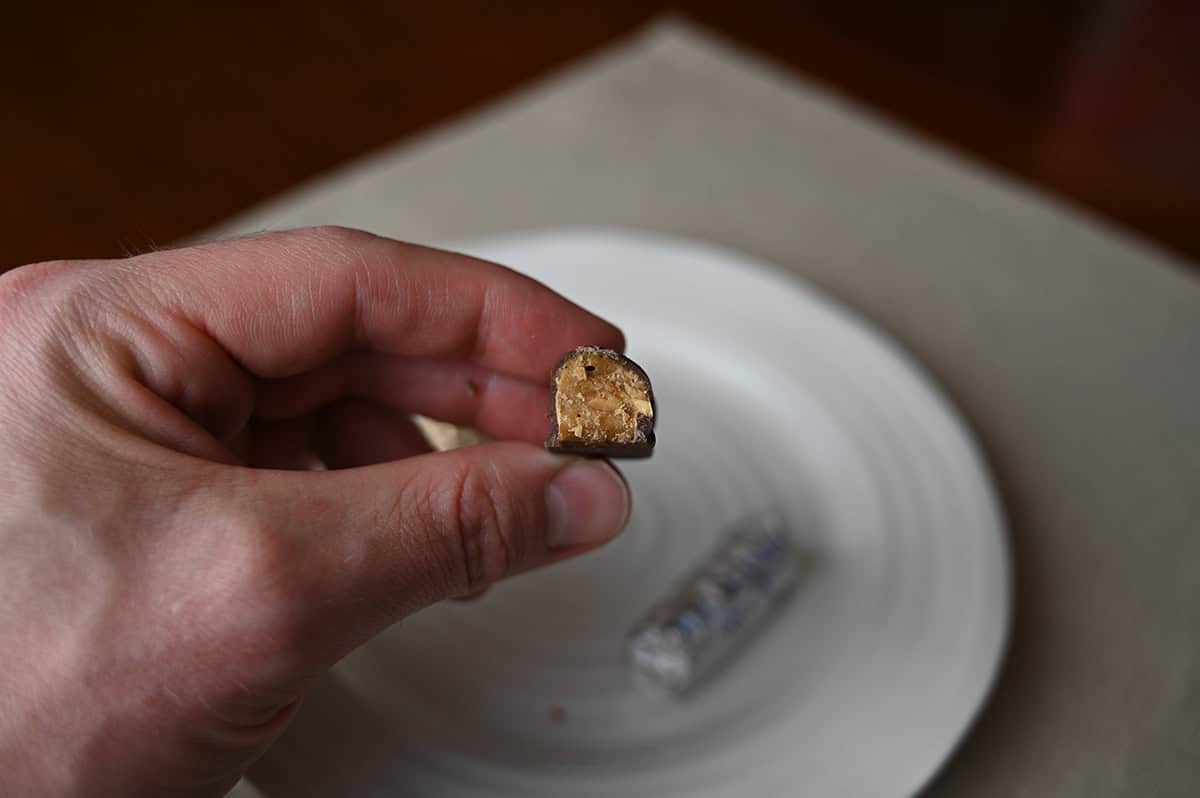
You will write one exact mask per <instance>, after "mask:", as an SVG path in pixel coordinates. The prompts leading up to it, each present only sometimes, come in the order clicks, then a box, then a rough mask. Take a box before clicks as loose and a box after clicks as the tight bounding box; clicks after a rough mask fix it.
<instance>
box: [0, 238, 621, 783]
mask: <svg viewBox="0 0 1200 798" xmlns="http://www.w3.org/2000/svg"><path fill="white" fill-rule="evenodd" d="M623 343H624V342H623V340H622V337H621V333H620V332H619V331H618V330H617V329H616V328H614V327H613V326H612V325H610V324H608V323H607V322H605V321H603V320H601V319H599V318H597V317H595V316H593V315H591V314H590V313H588V312H586V311H585V310H583V309H581V308H579V307H578V306H576V305H573V304H571V303H569V302H567V301H566V300H564V299H563V298H561V297H559V296H558V295H556V294H554V293H553V292H551V291H550V290H549V289H547V288H545V287H544V286H542V285H540V284H538V283H536V282H534V281H532V280H529V279H527V278H524V277H521V276H519V275H517V274H515V273H514V272H511V271H508V270H506V269H504V268H502V267H500V266H496V265H494V264H489V263H484V262H482V261H478V260H474V259H471V258H467V257H464V256H461V255H455V254H451V253H447V252H440V251H437V250H431V249H425V248H421V247H416V246H412V245H407V244H401V243H398V242H395V241H391V240H388V239H384V238H378V237H375V236H371V235H369V234H366V233H362V232H357V231H352V230H345V229H341V228H316V229H308V230H298V231H291V232H284V233H272V234H264V235H259V236H253V237H249V238H244V239H239V240H234V241H228V242H222V243H216V244H209V245H204V246H198V247H190V248H186V249H177V250H168V251H161V252H155V253H150V254H146V255H141V256H138V257H134V258H128V259H124V260H116V261H72V262H53V263H43V264H35V265H31V266H26V267H23V268H20V269H16V270H15V271H12V272H9V273H8V274H6V275H3V276H0V774H3V775H2V780H3V788H4V789H3V790H0V792H3V793H4V794H6V795H7V794H9V792H8V791H11V794H12V795H38V796H76V795H123V796H140V795H172V796H220V795H223V794H224V793H225V792H226V791H227V790H228V789H229V788H231V787H232V786H233V784H234V782H235V781H236V780H237V778H238V777H239V776H240V775H241V774H242V773H243V772H244V771H245V769H246V768H247V767H248V765H249V764H250V763H252V762H253V761H254V760H255V759H256V758H257V757H259V756H260V755H261V754H262V753H263V752H264V751H265V750H266V749H267V748H268V747H269V746H270V745H271V743H272V742H273V741H274V740H275V739H276V738H277V737H278V736H279V734H280V733H281V732H282V731H283V729H284V728H285V727H286V726H287V724H288V723H289V722H290V721H291V719H292V718H293V716H294V715H295V712H296V711H297V707H298V706H299V705H300V702H301V700H302V699H303V696H304V694H305V691H306V690H307V689H309V688H310V687H311V686H312V685H313V683H314V681H315V680H316V679H317V678H318V677H319V676H320V674H321V673H323V672H324V671H325V670H327V669H328V668H329V667H330V666H332V665H333V664H334V663H336V662H337V661H338V660H339V659H340V658H342V657H343V656H345V655H346V654H347V653H349V652H350V651H351V650H353V649H354V648H356V647H358V646H360V645H362V644H363V643H365V642H366V641H367V640H369V639H370V638H371V637H372V636H373V635H375V634H377V633H378V632H380V631H381V630H383V629H384V628H386V627H388V626H389V625H391V624H393V623H395V622H396V621H398V620H400V619H401V618H403V617H404V616H406V615H408V614H411V613H413V612H416V611H418V610H420V609H421V608H423V607H427V606H429V605H430V604H433V603H435V602H437V601H441V600H443V599H448V598H460V597H467V596H471V595H475V594H478V593H479V592H480V591H481V590H484V589H486V587H487V586H488V585H490V584H492V583H493V582H495V581H497V580H500V579H503V578H506V577H508V576H511V575H514V574H518V573H520V572H522V571H526V570H529V569H531V568H536V567H540V566H543V565H547V564H551V563H553V562H556V561H559V560H562V559H565V558H568V557H572V556H575V555H578V554H581V553H584V552H586V551H589V550H591V549H593V548H595V547H596V546H599V545H602V544H603V543H605V542H607V541H609V540H611V539H612V538H613V537H615V536H616V535H617V534H618V533H619V532H620V531H621V529H622V528H623V527H624V525H625V523H626V521H627V520H628V515H629V495H628V490H627V488H626V487H625V484H624V482H623V480H622V479H621V478H620V476H619V475H618V474H617V472H616V471H615V470H614V469H613V468H612V467H611V466H610V465H608V464H605V463H601V462H596V461H583V460H575V459H570V458H563V457H559V456H554V455H550V454H548V453H546V452H545V451H544V450H543V449H542V448H541V446H540V445H539V444H540V442H541V441H542V439H543V438H544V437H545V434H546V425H547V420H546V410H547V405H548V402H549V396H548V387H547V384H546V380H547V378H548V375H549V374H550V371H551V369H552V367H553V366H554V363H555V362H556V360H557V359H558V358H559V357H560V356H561V355H562V353H563V352H565V351H567V350H569V349H571V348H572V347H574V346H578V345H584V344H590V345H595V346H601V347H606V348H613V349H620V348H621V347H622V346H623ZM410 413H423V414H426V415H429V416H432V417H436V418H440V419H444V420H447V421H452V422H455V423H460V424H467V425H471V426H475V427H478V428H480V429H481V430H483V431H484V432H486V433H487V434H489V435H491V436H492V437H494V438H496V439H498V441H500V442H496V443H489V444H485V445H482V446H479V447H473V448H470V449H463V450H458V451H454V452H444V453H431V452H429V450H428V448H427V446H426V445H425V443H424V441H423V439H422V438H421V437H420V436H419V434H418V433H417V432H416V430H415V429H414V428H413V426H412V425H411V423H410V422H409V420H408V414H410ZM316 463H323V464H324V465H325V466H326V468H327V470H313V468H312V466H313V465H314V464H316Z"/></svg>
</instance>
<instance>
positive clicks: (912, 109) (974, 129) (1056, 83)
mask: <svg viewBox="0 0 1200 798" xmlns="http://www.w3.org/2000/svg"><path fill="white" fill-rule="evenodd" d="M667 12H673V13H677V14H681V15H684V16H686V17H689V18H691V19H692V20H694V21H696V22H699V23H701V24H703V25H706V26H708V27H710V28H712V29H714V30H716V31H718V32H719V33H721V34H723V35H724V36H726V37H728V38H730V39H732V40H734V41H735V42H738V43H740V44H742V45H743V46H746V47H748V48H750V49H752V50H755V51H757V52H758V53H760V54H762V55H764V56H766V57H767V58H769V59H771V60H773V61H775V62H776V63H778V64H780V65H782V66H783V67H784V68H785V69H787V70H790V71H793V72H795V73H796V74H798V75H800V76H803V77H805V78H808V79H810V80H814V81H816V82H818V83H821V84H824V85H826V86H828V87H832V88H833V89H834V90H836V91H838V92H840V93H843V94H845V95H847V96H849V97H851V98H852V99H854V100H855V101H857V102H858V103H860V104H861V105H863V106H865V107H867V108H870V109H873V110H875V111H876V112H878V113H880V114H882V115H883V116H885V117H888V118H890V119H892V120H894V121H896V122H899V123H900V124H902V125H904V126H907V127H909V128H911V129H914V130H917V131H919V132H921V133H923V134H924V135H926V136H928V137H931V138H932V139H934V140H936V141H939V142H941V143H943V144H944V145H946V146H948V147H949V148H951V149H954V150H958V151H960V152H964V153H968V154H970V155H971V156H973V157H975V158H977V159H979V160H982V161H984V162H986V163H988V164H991V165H992V166H994V167H996V168H998V169H999V170H1001V171H1002V172H1005V173H1007V174H1010V175H1015V176H1018V177H1020V178H1022V179H1024V180H1025V181H1027V182H1029V183H1031V184H1033V185H1035V186H1038V187H1040V188H1042V189H1044V190H1046V191H1048V192H1050V193H1053V194H1056V195H1058V196H1060V197H1063V198H1065V199H1066V200H1067V201H1068V202H1071V203H1073V204H1075V205H1077V206H1082V207H1084V208H1087V209H1089V210H1090V211H1092V212H1093V213H1096V214H1098V215H1100V216H1102V217H1104V218H1106V219H1108V220H1109V221H1111V222H1114V223H1116V224H1118V225H1119V226H1122V227H1124V228H1126V229H1129V230H1133V231H1136V232H1138V233H1140V234H1141V235H1143V236H1145V237H1148V238H1150V239H1153V240H1155V241H1157V242H1158V243H1159V244H1161V245H1162V246H1165V247H1167V248H1169V249H1172V250H1174V251H1176V252H1182V253H1185V254H1188V255H1191V256H1192V257H1193V258H1197V257H1200V146H1198V145H1200V3H1197V2H1194V1H1193V0H1092V1H1090V2H1089V1H1087V0H992V1H991V2H961V1H960V0H908V2H904V3H883V2H873V1H872V0H807V1H804V0H791V1H790V2H783V1H782V0H778V1H771V0H740V2H737V3H733V2H719V1H718V0H681V2H675V3H667V2H652V1H651V0H608V1H607V2H604V3H576V2H567V1H566V0H561V1H560V2H549V1H548V0H536V1H531V2H496V1H494V0H493V1H490V0H438V2H427V3H412V2H407V3H406V2H395V0H392V1H391V2H388V1H387V0H341V2H338V3H331V2H328V0H322V1H318V0H293V2H289V3H286V4H279V5H272V6H262V5H253V4H243V3H232V2H230V3H223V2H211V3H203V4H201V3H183V2H169V1H168V2H161V1H160V2H139V1H138V0H108V2H104V3H84V2H70V1H68V0H42V1H41V2H37V3H17V4H10V5H9V6H8V7H7V8H6V9H5V11H4V15H3V22H0V119H2V120H3V124H2V126H0V142H2V144H3V147H0V175H2V177H3V181H2V185H3V191H2V192H0V236H2V238H0V240H2V241H3V246H2V247H0V271H3V270H4V269H6V268H11V267H13V266H16V265H19V264H21V263H26V262H31V261H36V260H44V259H49V258H60V257H82V256H96V257H98V256H117V255H122V254H128V253H132V252H140V251H145V250H147V249H152V248H154V247H155V246H164V245H166V244H169V243H171V242H172V241H174V240H176V239H178V238H180V237H181V236H186V235H188V234H191V233H195V232H197V231H199V230H202V229H204V228H206V227H208V226H210V225H212V224H214V223H216V222H219V221H220V220H222V219H224V218H225V217H227V216H229V215H230V214H233V213H235V212H237V211H239V210H242V209H245V208H247V207H249V206H251V205H254V204H256V203H258V202H260V201H262V200H264V199H266V198H268V197H271V196H272V195H274V194H277V193H279V192H281V191H284V190H286V189H288V188H290V187H292V186H295V185H296V184H297V183H299V182H301V181H304V180H305V179H307V178H309V177H312V176H313V175H316V174H318V173H320V172H322V171H324V170H327V169H329V168H331V167H334V166H336V165H338V164H341V163H344V162H346V161H347V160H349V159H353V158H355V157H357V156H360V155H363V154H365V153H367V152H369V151H371V150H373V149H375V148H378V147H380V146H383V145H386V144H390V143H393V142H395V141H397V140H399V139H403V138H404V137H407V136H411V135H413V134H415V133H418V132H420V131H422V130H425V129H427V128H429V127H430V126H432V125H436V124H437V123H439V122H441V121H443V120H446V119H448V118H451V117H453V116H455V115H456V114H459V113H461V112H463V111H465V110H467V109H470V108H472V107H475V106H477V105H479V104H481V103H485V102H487V101H488V100H489V99H491V98H494V97H496V96H498V95H501V94H503V93H504V92H507V91H509V90H511V89H513V88H515V87H518V86H520V85H522V84H524V83H526V82H528V81H531V80H533V79H535V78H537V77H538V76H539V75H542V74H545V73H546V72H548V71H550V70H553V69H554V68H555V67H558V66H560V65H563V64H565V63H567V62H569V61H571V60H573V59H576V58H578V57H580V56H582V55H585V54H587V53H589V52H591V51H594V50H596V49H597V48H600V47H602V46H604V45H605V44H607V43H610V42H613V41H614V40H617V39H619V38H621V37H622V36H625V35H627V34H629V33H631V32H633V31H634V30H635V29H637V28H638V27H640V26H642V25H643V24H645V23H646V22H648V21H649V20H651V19H652V18H654V17H657V16H660V15H662V14H663V13H667Z"/></svg>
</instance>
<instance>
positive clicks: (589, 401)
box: [546, 346, 657, 457]
mask: <svg viewBox="0 0 1200 798" xmlns="http://www.w3.org/2000/svg"><path fill="white" fill-rule="evenodd" d="M656 411H657V407H655V403H654V391H653V389H652V388H651V386H650V378H649V377H648V376H647V375H646V372H645V371H643V370H642V368H641V366H639V365H638V364H636V363H634V362H633V361H632V360H630V359H629V358H627V357H625V356H624V355H622V354H621V353H620V352H614V351H612V350H611V349H601V348H599V347H596V346H581V347H578V348H576V349H572V350H571V351H570V352H568V353H567V354H566V355H565V356H564V357H563V359H562V360H560V361H559V362H558V365H557V366H555V367H554V373H553V374H552V375H551V378H550V414H551V427H550V435H549V437H547V439H546V448H547V449H549V450H550V451H552V452H560V453H563V454H577V455H592V456H597V457H649V456H650V455H651V454H652V453H653V451H654V423H655V415H656Z"/></svg>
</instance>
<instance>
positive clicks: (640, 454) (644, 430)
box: [546, 346, 658, 459]
mask: <svg viewBox="0 0 1200 798" xmlns="http://www.w3.org/2000/svg"><path fill="white" fill-rule="evenodd" d="M581 350H583V351H588V352H593V353H596V354H598V355H601V356H603V357H607V358H609V359H612V360H615V361H617V362H618V363H619V364H621V366H622V367H624V368H628V369H630V370H631V371H633V372H635V373H636V374H637V375H638V376H639V377H641V378H642V382H643V383H645V385H646V398H647V399H649V400H650V407H652V408H653V409H654V415H653V417H650V418H647V417H646V416H642V415H639V416H638V417H637V433H636V437H638V438H640V440H636V441H634V442H633V443H620V444H587V443H579V442H577V441H566V442H560V441H559V439H558V410H557V401H556V400H557V397H558V375H559V372H560V371H562V368H563V366H565V365H566V363H567V361H568V360H570V359H571V358H572V357H574V356H575V355H576V354H578V353H579V352H580V351H581ZM657 420H658V403H657V402H656V401H655V400H654V387H653V385H652V384H651V382H650V375H648V374H647V373H646V370H645V369H643V368H642V367H641V366H639V365H638V364H637V363H634V362H633V361H632V360H630V359H629V358H628V357H626V356H625V355H623V354H621V353H620V352H616V351H613V350H612V349H602V348H601V347H598V346H579V347H576V348H574V349H572V350H571V351H570V352H567V353H566V354H565V355H563V356H562V358H560V359H559V361H558V363H557V364H555V366H554V370H553V371H552V372H551V375H550V422H551V425H550V435H549V437H548V438H547V439H546V448H547V449H548V450H549V451H551V452H555V453H558V454H573V455H578V456H581V457H608V458H626V459H633V458H644V457H649V456H650V455H652V454H653V453H654V443H655V441H654V424H655V422H656V421H657Z"/></svg>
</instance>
